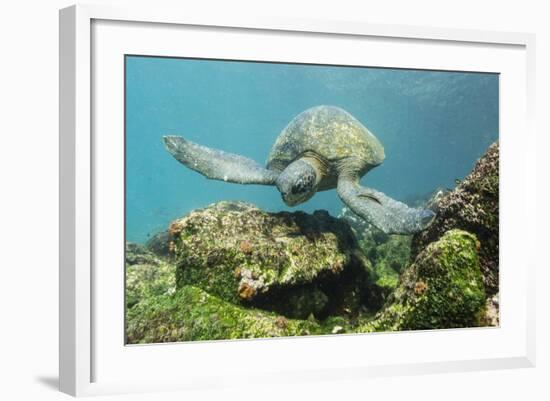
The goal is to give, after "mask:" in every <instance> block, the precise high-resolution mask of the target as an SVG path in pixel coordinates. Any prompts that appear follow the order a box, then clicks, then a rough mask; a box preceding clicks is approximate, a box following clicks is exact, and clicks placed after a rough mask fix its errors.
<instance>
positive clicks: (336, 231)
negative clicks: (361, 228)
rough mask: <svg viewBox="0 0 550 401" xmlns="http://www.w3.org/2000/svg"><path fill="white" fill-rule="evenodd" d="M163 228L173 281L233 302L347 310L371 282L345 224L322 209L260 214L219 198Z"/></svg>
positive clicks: (299, 310)
mask: <svg viewBox="0 0 550 401" xmlns="http://www.w3.org/2000/svg"><path fill="white" fill-rule="evenodd" d="M169 231H170V234H171V236H172V245H171V249H172V251H173V253H174V257H175V260H176V264H177V271H176V280H177V286H178V288H182V287H184V286H188V285H193V286H196V287H199V288H201V289H203V290H204V291H207V292H208V293H209V294H212V295H214V296H216V297H218V298H220V299H222V300H225V301H228V302H232V303H234V304H236V305H243V304H244V305H247V304H248V305H256V306H259V307H262V308H264V309H268V310H274V311H277V312H279V313H282V314H285V315H286V316H289V317H299V318H305V317H307V316H308V315H309V314H314V315H315V316H322V315H327V314H333V313H338V312H341V311H342V310H348V311H350V313H353V312H354V310H357V309H358V308H359V306H360V303H361V301H362V300H363V299H364V298H365V297H368V296H369V290H371V289H372V288H371V287H369V283H370V281H369V280H370V278H371V277H370V275H371V274H372V272H371V266H370V264H369V262H368V261H367V260H366V258H365V257H364V255H363V254H362V252H361V250H360V249H359V247H358V246H357V241H356V239H355V237H354V235H353V232H352V230H351V229H350V227H349V225H348V224H347V223H345V222H343V221H341V220H339V219H337V218H334V217H331V216H330V215H329V214H328V213H327V212H325V211H316V212H315V213H313V214H307V213H303V212H294V213H289V212H279V213H268V212H265V211H262V210H260V209H258V208H257V207H255V206H254V205H251V204H247V203H243V202H219V203H216V204H213V205H210V206H208V207H206V208H204V209H199V210H195V211H193V212H191V213H189V214H188V215H186V216H185V217H183V218H181V219H179V220H176V221H174V222H173V223H172V224H171V226H170V229H169ZM371 295H372V294H371Z"/></svg>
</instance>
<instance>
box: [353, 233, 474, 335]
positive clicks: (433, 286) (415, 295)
mask: <svg viewBox="0 0 550 401" xmlns="http://www.w3.org/2000/svg"><path fill="white" fill-rule="evenodd" d="M478 248H479V242H478V241H477V239H476V237H475V236H474V235H473V234H470V233H467V232H465V231H462V230H450V231H448V232H447V233H445V234H444V235H443V236H442V237H441V238H440V239H439V240H438V241H436V242H433V243H431V244H430V245H428V246H427V247H426V248H425V249H424V250H423V251H422V252H420V254H419V255H418V256H417V257H416V259H415V261H414V263H413V264H412V265H411V266H409V267H408V268H406V270H405V271H404V272H403V274H402V275H401V277H400V279H399V285H398V286H397V288H396V289H395V291H394V292H393V293H392V294H391V296H390V297H389V298H388V302H387V303H386V305H385V307H384V309H383V310H382V311H381V312H379V313H378V314H377V315H376V316H375V318H374V319H373V320H372V321H371V322H369V323H367V324H365V325H363V326H362V327H360V328H359V329H358V331H359V332H368V331H393V330H414V329H442V328H453V327H472V326H477V325H479V324H480V322H479V315H480V313H483V310H484V307H485V289H484V285H483V276H482V273H481V269H480V264H479V259H478V253H477V252H478Z"/></svg>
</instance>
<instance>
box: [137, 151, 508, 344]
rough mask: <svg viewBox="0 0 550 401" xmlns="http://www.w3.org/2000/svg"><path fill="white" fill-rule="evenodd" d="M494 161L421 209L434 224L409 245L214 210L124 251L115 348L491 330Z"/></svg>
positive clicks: (340, 225)
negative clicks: (120, 337) (122, 307)
mask: <svg viewBox="0 0 550 401" xmlns="http://www.w3.org/2000/svg"><path fill="white" fill-rule="evenodd" d="M498 151H499V148H498V143H494V144H493V145H491V146H490V147H489V149H488V150H487V152H486V153H485V155H484V156H483V157H482V158H481V159H480V160H479V161H478V162H477V163H476V165H475V166H474V168H473V171H472V172H471V173H470V175H469V176H468V177H466V178H465V179H464V180H463V181H462V182H459V183H458V185H457V186H456V188H454V189H453V190H452V191H450V190H443V189H441V190H438V191H436V192H435V193H434V194H433V196H432V197H431V198H430V199H427V200H425V201H424V202H423V203H424V206H427V207H430V208H432V209H433V210H434V211H436V212H437V217H436V219H435V220H434V223H433V224H432V225H431V226H430V227H429V228H428V229H427V230H425V231H423V232H421V233H418V234H416V235H414V236H412V237H411V236H398V235H385V234H383V233H382V232H380V231H379V230H377V229H376V228H374V227H372V226H371V225H369V224H367V223H365V222H364V221H362V220H361V219H360V218H358V217H357V216H355V215H353V214H352V213H351V212H350V211H349V210H347V209H344V210H343V212H342V214H341V215H340V216H339V217H338V218H336V217H332V216H330V215H329V214H328V213H327V212H326V211H323V210H319V211H316V212H314V213H313V214H307V213H303V212H294V213H289V212H280V213H267V212H265V211H262V210H260V209H258V208H257V207H255V206H254V205H251V204H248V203H243V202H219V203H216V204H213V205H210V206H208V207H206V208H204V209H199V210H194V211H192V212H190V213H189V214H187V215H185V216H183V217H182V218H180V219H177V220H176V221H174V222H172V224H171V225H170V227H168V229H167V230H166V231H164V232H161V233H159V234H157V235H156V236H154V237H153V238H152V239H151V240H150V241H149V242H148V243H147V244H146V245H139V244H131V243H127V244H126V307H127V312H126V333H127V343H129V344H136V343H159V342H177V341H193V340H221V339H237V338H259V337H280V336H297V335H319V334H339V333H367V332H373V331H395V330H418V329H445V328H459V327H480V326H497V325H498V324H499V320H498V288H499V285H498V278H499V274H498V255H499V253H498V243H499V241H498V235H499V231H498V230H499V213H498V209H499V207H498V202H499V188H498V183H499V170H498V168H499V163H498V162H499V157H498Z"/></svg>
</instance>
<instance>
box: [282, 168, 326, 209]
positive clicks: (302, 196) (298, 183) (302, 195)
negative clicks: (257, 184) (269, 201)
mask: <svg viewBox="0 0 550 401" xmlns="http://www.w3.org/2000/svg"><path fill="white" fill-rule="evenodd" d="M317 178H318V177H317V169H316V168H315V167H314V166H313V165H311V164H310V163H308V162H307V161H305V160H302V159H299V160H296V161H294V162H292V163H290V164H289V165H288V166H287V167H286V168H285V169H284V170H283V171H282V172H281V174H280V175H279V177H277V181H276V185H277V189H278V190H279V192H280V193H281V196H282V198H283V201H284V202H285V203H286V204H287V205H288V206H295V205H298V204H300V203H303V202H305V201H307V200H308V199H309V198H311V197H312V196H313V195H315V192H317V183H318V181H319V180H318V179H317Z"/></svg>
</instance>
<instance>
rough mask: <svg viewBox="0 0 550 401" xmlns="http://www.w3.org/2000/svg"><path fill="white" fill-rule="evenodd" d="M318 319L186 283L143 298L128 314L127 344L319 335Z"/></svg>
mask: <svg viewBox="0 0 550 401" xmlns="http://www.w3.org/2000/svg"><path fill="white" fill-rule="evenodd" d="M320 332H321V327H320V326H319V324H317V323H316V322H315V321H309V320H295V319H288V318H285V317H283V316H280V315H277V314H276V313H272V312H266V311H262V310H259V309H254V308H245V307H241V306H237V305H234V304H232V303H230V302H227V301H224V300H222V299H220V298H218V297H216V296H213V295H210V294H208V293H207V292H205V291H204V290H202V289H200V288H197V287H193V286H184V287H181V288H179V289H178V290H177V292H176V293H175V294H173V295H160V296H154V297H150V298H147V299H144V300H142V301H141V302H140V303H138V304H136V305H135V306H134V307H132V308H130V309H129V310H128V313H127V331H126V333H127V343H129V344H137V343H161V342H178V341H201V340H225V339H242V338H262V337H282V336H303V335H309V334H319V333H320Z"/></svg>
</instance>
